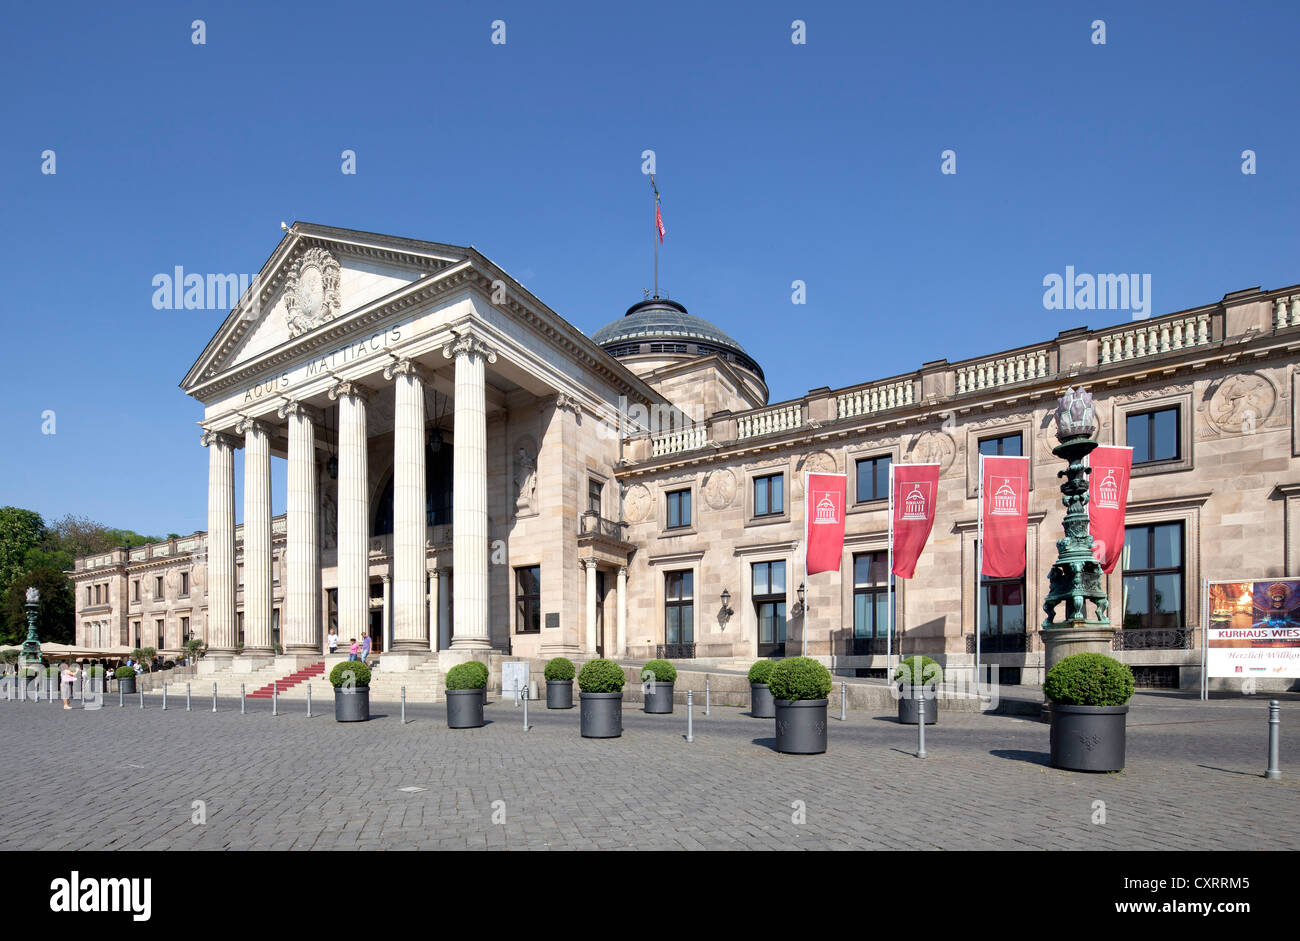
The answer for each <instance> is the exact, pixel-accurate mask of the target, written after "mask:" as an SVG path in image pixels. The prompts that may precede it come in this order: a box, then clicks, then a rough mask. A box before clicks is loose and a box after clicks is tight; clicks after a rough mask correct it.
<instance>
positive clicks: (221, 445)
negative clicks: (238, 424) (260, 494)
mask: <svg viewBox="0 0 1300 941" xmlns="http://www.w3.org/2000/svg"><path fill="white" fill-rule="evenodd" d="M202 440H203V446H204V447H205V448H207V449H208V622H207V635H206V636H207V646H208V653H207V656H206V658H205V659H206V660H209V661H212V663H213V664H214V665H220V664H221V663H222V662H223V661H226V665H227V666H228V665H229V664H228V661H229V660H230V659H231V658H232V657H233V656H234V655H235V448H236V447H237V443H236V442H235V440H234V439H232V438H230V437H229V436H227V435H224V434H221V433H220V432H216V431H205V432H204V433H203V438H202Z"/></svg>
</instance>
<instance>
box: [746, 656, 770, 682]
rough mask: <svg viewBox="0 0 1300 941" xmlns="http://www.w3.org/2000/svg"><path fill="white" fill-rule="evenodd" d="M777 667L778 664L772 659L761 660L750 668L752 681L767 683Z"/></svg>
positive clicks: (750, 679)
mask: <svg viewBox="0 0 1300 941" xmlns="http://www.w3.org/2000/svg"><path fill="white" fill-rule="evenodd" d="M775 669H776V664H775V663H774V662H773V661H771V660H759V661H758V662H757V663H755V664H754V665H753V666H752V667H750V668H749V682H750V683H766V682H767V681H768V678H769V677H770V676H771V675H772V671H773V670H775Z"/></svg>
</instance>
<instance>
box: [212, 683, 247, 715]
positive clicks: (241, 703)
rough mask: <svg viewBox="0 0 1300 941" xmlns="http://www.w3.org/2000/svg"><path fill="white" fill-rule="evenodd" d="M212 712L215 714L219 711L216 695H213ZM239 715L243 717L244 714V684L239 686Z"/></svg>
mask: <svg viewBox="0 0 1300 941" xmlns="http://www.w3.org/2000/svg"><path fill="white" fill-rule="evenodd" d="M212 711H213V712H216V711H217V697H216V696H215V695H213V697H212ZM239 714H240V715H241V716H242V715H243V714H244V684H243V683H240V684H239Z"/></svg>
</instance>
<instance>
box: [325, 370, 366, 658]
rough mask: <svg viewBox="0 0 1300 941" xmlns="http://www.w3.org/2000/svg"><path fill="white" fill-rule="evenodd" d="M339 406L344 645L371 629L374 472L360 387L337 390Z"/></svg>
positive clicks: (339, 385) (332, 390)
mask: <svg viewBox="0 0 1300 941" xmlns="http://www.w3.org/2000/svg"><path fill="white" fill-rule="evenodd" d="M329 396H330V399H332V400H334V401H337V402H338V403H339V501H338V502H339V520H338V580H339V588H338V593H339V646H340V647H344V648H345V647H346V646H347V645H348V643H349V642H350V641H351V640H352V639H354V638H355V639H356V640H358V641H360V640H361V638H362V636H363V635H364V634H365V632H366V628H367V627H368V626H369V624H370V539H369V532H370V528H369V526H367V521H368V519H369V516H370V503H369V480H368V477H369V469H368V466H367V463H366V460H367V459H366V402H367V400H368V399H369V397H370V393H369V390H367V389H366V388H364V387H363V386H361V385H358V384H357V383H356V382H352V381H344V382H339V383H337V384H336V385H334V386H332V387H331V388H330V390H329Z"/></svg>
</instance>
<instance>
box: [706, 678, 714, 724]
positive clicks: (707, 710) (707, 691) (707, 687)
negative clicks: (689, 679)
mask: <svg viewBox="0 0 1300 941" xmlns="http://www.w3.org/2000/svg"><path fill="white" fill-rule="evenodd" d="M712 698H713V697H712V696H711V695H710V691H709V674H707V673H706V674H704V714H705V715H706V716H707V715H708V714H709V702H710V701H711V700H712Z"/></svg>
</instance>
